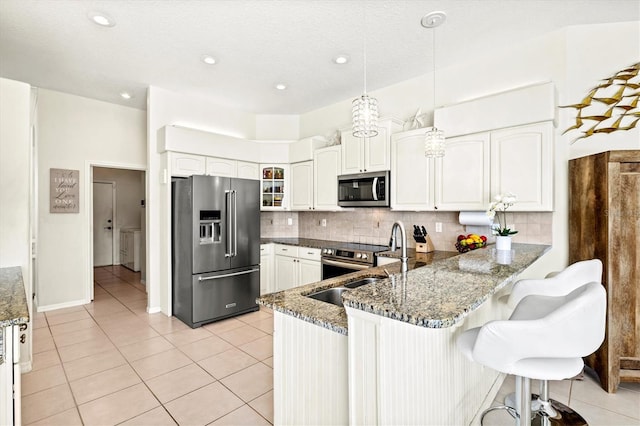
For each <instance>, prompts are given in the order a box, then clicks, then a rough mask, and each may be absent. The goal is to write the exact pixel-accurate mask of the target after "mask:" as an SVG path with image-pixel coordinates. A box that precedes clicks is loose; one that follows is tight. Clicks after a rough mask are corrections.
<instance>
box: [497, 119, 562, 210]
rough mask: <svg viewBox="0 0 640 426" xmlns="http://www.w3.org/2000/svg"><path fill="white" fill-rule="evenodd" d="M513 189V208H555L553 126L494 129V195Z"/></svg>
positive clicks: (544, 124) (544, 123) (535, 125)
mask: <svg viewBox="0 0 640 426" xmlns="http://www.w3.org/2000/svg"><path fill="white" fill-rule="evenodd" d="M506 192H511V193H513V194H515V195H516V196H517V199H518V201H517V203H516V204H515V205H514V206H513V207H512V208H511V210H514V211H551V210H553V125H552V122H550V121H547V122H543V123H536V124H531V125H527V126H518V127H513V128H509V129H503V130H496V131H494V132H491V197H494V196H495V195H497V194H504V193H506Z"/></svg>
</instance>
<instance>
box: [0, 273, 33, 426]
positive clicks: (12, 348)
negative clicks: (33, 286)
mask: <svg viewBox="0 0 640 426" xmlns="http://www.w3.org/2000/svg"><path fill="white" fill-rule="evenodd" d="M28 322H29V307H28V304H27V297H26V294H25V289H24V283H23V279H22V268H20V267H19V266H15V267H6V268H0V424H2V425H5V424H7V425H8V424H18V425H19V424H21V411H20V410H21V405H20V396H21V395H20V383H21V380H20V374H21V373H20V364H19V362H20V342H21V336H22V338H24V337H23V336H24V334H22V331H24V330H25V329H26V327H27V323H28Z"/></svg>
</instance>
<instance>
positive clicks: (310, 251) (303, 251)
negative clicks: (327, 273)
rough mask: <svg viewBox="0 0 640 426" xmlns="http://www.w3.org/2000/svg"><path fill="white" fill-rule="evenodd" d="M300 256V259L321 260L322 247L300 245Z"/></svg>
mask: <svg viewBox="0 0 640 426" xmlns="http://www.w3.org/2000/svg"><path fill="white" fill-rule="evenodd" d="M298 257H299V258H300V259H308V260H317V261H320V249H317V248H308V247H298Z"/></svg>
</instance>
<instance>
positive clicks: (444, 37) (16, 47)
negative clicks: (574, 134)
mask: <svg viewBox="0 0 640 426" xmlns="http://www.w3.org/2000/svg"><path fill="white" fill-rule="evenodd" d="M434 10H443V11H445V12H446V13H447V15H448V18H447V22H446V24H445V25H444V26H442V27H439V28H438V29H437V30H436V31H437V32H436V53H437V55H436V65H437V66H438V68H441V67H444V66H447V65H450V64H452V63H455V62H460V61H468V60H473V59H474V58H477V57H478V56H479V55H483V54H486V53H487V52H488V51H492V50H494V49H496V50H502V49H509V48H511V47H513V46H517V44H518V43H521V42H523V41H525V40H528V39H531V38H534V37H537V36H540V35H542V34H545V33H548V32H550V31H554V30H557V29H560V28H563V27H566V26H569V25H582V24H593V23H609V22H623V21H639V20H640V1H638V0H535V1H534V0H500V1H497V0H474V1H471V0H440V1H418V0H409V1H405V0H395V1H392V0H371V1H347V0H343V1H338V0H333V1H329V0H286V1H267V0H233V1H225V0H209V1H204V0H201V1H199V0H190V1H174V0H164V1H151V0H146V1H143V0H136V1H126V0H117V1H116V0H113V1H89V0H85V1H79V0H56V1H53V0H0V76H2V77H6V78H11V79H15V80H20V81H25V82H27V83H30V84H31V85H33V86H37V87H42V88H47V89H53V90H58V91H62V92H68V93H73V94H77V95H81V96H86V97H89V98H95V99H100V100H104V101H107V102H114V103H119V104H123V105H130V106H134V107H136V108H145V103H146V102H145V101H146V88H147V87H148V86H149V85H155V86H159V87H162V88H165V89H169V90H173V91H178V92H184V93H188V94H195V95H200V96H203V97H206V98H209V99H211V100H212V101H214V102H216V103H219V104H221V105H227V106H230V107H232V108H237V109H241V110H245V111H250V112H256V113H262V114H298V113H303V112H306V111H309V110H312V109H315V108H319V107H322V106H324V105H328V104H331V103H334V102H338V101H341V100H344V99H348V98H351V97H355V96H357V95H359V94H360V93H361V92H362V90H363V40H364V35H365V34H366V39H367V86H368V89H369V90H370V91H371V90H375V89H376V88H380V87H384V86H388V85H390V84H393V83H397V82H399V81H402V80H406V79H408V78H412V77H415V76H418V75H420V74H424V73H426V72H429V71H430V70H431V69H432V67H433V50H432V36H433V30H427V29H425V28H423V27H422V26H421V25H420V19H421V17H422V16H423V15H425V14H426V13H428V12H431V11H434ZM91 11H101V12H104V13H106V14H108V15H109V16H111V17H113V18H114V19H115V21H116V25H115V26H114V27H111V28H105V27H99V26H97V25H95V24H93V23H92V22H91V21H90V20H89V19H88V18H87V14H88V13H89V12H91ZM365 22H366V24H365ZM339 53H346V54H348V55H350V57H351V61H350V62H349V63H348V64H346V65H342V66H338V65H335V64H333V63H332V61H331V59H332V58H333V57H334V56H336V55H337V54H339ZM205 54H211V55H213V56H215V57H216V58H217V59H218V61H219V62H218V64H216V65H214V66H207V65H205V64H203V63H202V62H201V58H202V56H203V55H205ZM276 82H285V83H286V84H287V85H288V89H287V90H284V91H278V90H276V89H275V88H274V84H275V83H276ZM123 90H126V91H129V92H131V93H133V94H134V98H133V99H131V100H129V101H125V100H123V99H121V98H120V97H119V95H118V93H119V92H121V91H123Z"/></svg>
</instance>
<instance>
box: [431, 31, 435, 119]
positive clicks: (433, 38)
mask: <svg viewBox="0 0 640 426" xmlns="http://www.w3.org/2000/svg"><path fill="white" fill-rule="evenodd" d="M431 40H432V47H431V48H432V50H433V75H432V76H431V78H432V79H433V102H432V104H433V122H432V123H431V127H432V128H434V129H435V128H436V29H435V27H434V28H433V37H432V38H431Z"/></svg>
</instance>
